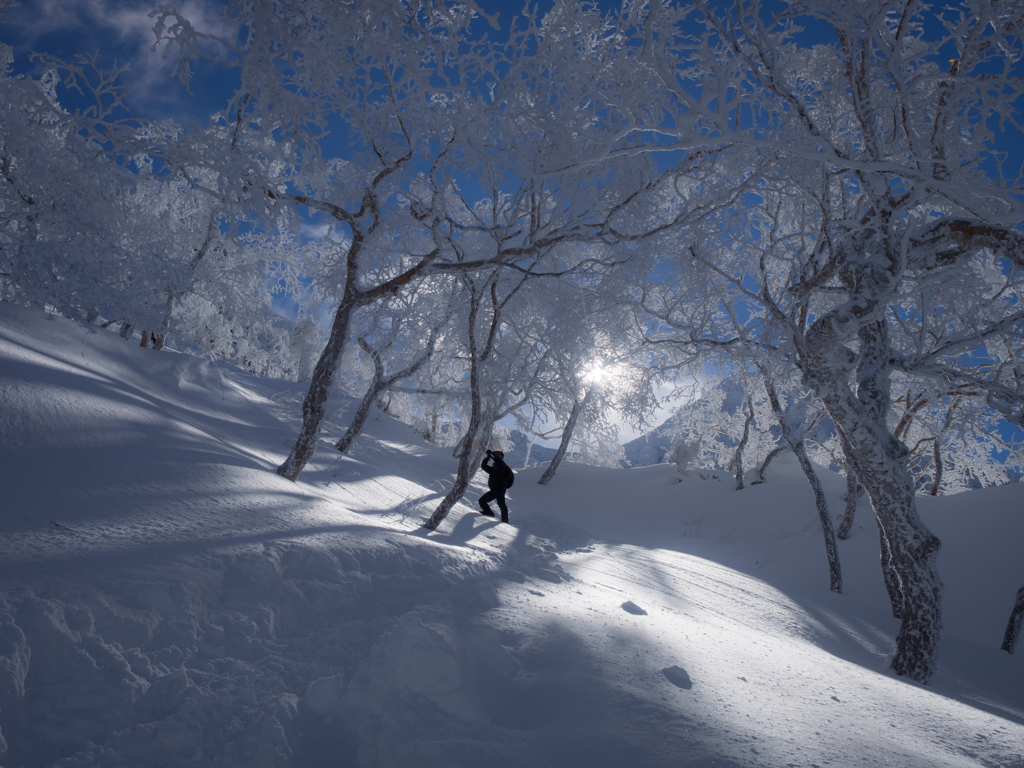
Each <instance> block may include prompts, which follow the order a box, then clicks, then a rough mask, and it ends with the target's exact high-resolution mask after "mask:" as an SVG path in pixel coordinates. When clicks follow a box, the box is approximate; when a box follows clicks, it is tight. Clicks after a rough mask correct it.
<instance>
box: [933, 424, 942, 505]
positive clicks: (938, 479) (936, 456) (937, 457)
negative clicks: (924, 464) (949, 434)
mask: <svg viewBox="0 0 1024 768" xmlns="http://www.w3.org/2000/svg"><path fill="white" fill-rule="evenodd" d="M932 461H933V462H934V463H935V476H934V479H933V480H932V490H931V495H932V496H938V495H939V486H940V485H941V484H942V451H941V449H940V448H939V438H938V436H936V437H935V439H934V440H932Z"/></svg>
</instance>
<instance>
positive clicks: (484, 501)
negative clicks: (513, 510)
mask: <svg viewBox="0 0 1024 768" xmlns="http://www.w3.org/2000/svg"><path fill="white" fill-rule="evenodd" d="M505 490H506V489H505V488H502V489H501V490H500V491H488V492H487V493H485V494H484V495H483V496H481V497H480V509H482V510H483V511H484V512H488V513H490V514H491V515H492V516H493V515H494V513H493V512H491V508H490V506H488V505H489V504H490V502H492V501H497V502H498V509H500V510H501V522H503V523H507V522H508V507H506V506H505Z"/></svg>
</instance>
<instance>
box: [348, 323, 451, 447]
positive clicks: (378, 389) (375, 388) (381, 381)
mask: <svg viewBox="0 0 1024 768" xmlns="http://www.w3.org/2000/svg"><path fill="white" fill-rule="evenodd" d="M436 332H437V329H436V328H435V329H434V331H433V332H431V334H430V341H429V342H428V343H427V348H426V350H425V351H424V352H423V354H422V355H420V356H419V357H418V358H416V360H414V361H413V363H412V365H410V366H408V367H407V368H404V369H402V370H401V371H398V372H397V373H395V374H393V375H391V376H388V375H387V374H386V373H385V372H384V361H383V360H381V357H380V352H379V351H378V350H375V349H372V348H371V347H370V345H369V344H367V343H366V339H363V338H360V339H359V346H360V347H362V349H363V351H364V352H366V354H368V355H369V356H370V359H371V360H372V361H373V381H371V382H370V388H369V389H367V390H366V394H365V395H363V399H362V401H361V402H360V403H359V407H358V408H357V409H356V413H355V416H353V417H352V423H351V424H349V425H348V429H347V430H346V431H345V434H344V435H342V438H341V440H339V441H338V442H337V443H335V445H334V447H335V448H337V449H338V453H345V451H347V450H348V447H349V446H350V445H351V444H352V441H353V440H355V439H356V437H358V436H359V435H360V434H361V433H362V431H363V427H364V426H365V425H366V419H367V417H368V416H369V415H370V408H372V407H373V403H374V401H375V400H376V399H377V398H378V397H380V396H381V393H383V392H386V391H387V390H388V388H389V387H390V386H391V385H393V384H394V383H395V382H396V381H401V380H402V379H405V378H408V377H409V376H412V375H413V374H414V373H416V371H418V370H419V369H420V368H421V367H422V365H423V364H424V363H425V362H427V360H429V359H430V356H431V355H432V354H434V334H435V333H436ZM386 412H387V411H386V410H385V413H386Z"/></svg>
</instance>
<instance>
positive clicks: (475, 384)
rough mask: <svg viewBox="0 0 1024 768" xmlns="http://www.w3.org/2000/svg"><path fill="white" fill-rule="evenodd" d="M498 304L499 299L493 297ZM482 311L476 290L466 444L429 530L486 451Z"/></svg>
mask: <svg viewBox="0 0 1024 768" xmlns="http://www.w3.org/2000/svg"><path fill="white" fill-rule="evenodd" d="M494 303H495V305H497V299H495V300H494ZM479 311H480V295H479V294H478V293H477V292H476V291H475V290H473V293H472V298H471V299H470V305H469V324H468V332H469V357H470V363H469V426H468V427H467V429H466V434H465V435H464V436H463V439H462V441H461V444H462V446H463V449H462V452H461V454H459V468H458V469H457V470H456V472H455V483H454V485H452V488H451V490H450V491H448V493H447V495H446V496H445V497H444V498H443V499H441V503H440V504H438V505H437V509H435V510H434V513H433V514H432V515H431V516H430V519H428V520H427V522H425V523H424V524H423V527H424V528H426V529H427V530H430V531H436V530H437V526H439V525H440V524H441V521H442V520H444V519H445V518H446V517H447V516H448V513H449V512H451V510H452V507H454V506H455V505H456V503H458V501H459V499H461V498H462V495H463V494H464V493H465V492H466V488H467V487H468V486H469V480H470V478H471V477H472V476H473V473H475V472H476V463H477V461H476V460H477V456H478V455H479V454H481V453H482V452H483V449H481V448H478V447H477V446H478V443H479V440H478V436H479V432H480V424H481V421H482V416H483V403H482V402H481V396H480V366H481V365H482V364H483V363H484V361H485V360H486V358H487V356H488V354H489V352H490V350H489V349H485V350H484V351H483V353H479V352H478V349H477V342H476V319H477V315H478V314H479ZM497 320H498V317H497V312H495V315H494V317H493V318H492V321H491V322H492V329H493V326H494V325H495V324H496V323H497Z"/></svg>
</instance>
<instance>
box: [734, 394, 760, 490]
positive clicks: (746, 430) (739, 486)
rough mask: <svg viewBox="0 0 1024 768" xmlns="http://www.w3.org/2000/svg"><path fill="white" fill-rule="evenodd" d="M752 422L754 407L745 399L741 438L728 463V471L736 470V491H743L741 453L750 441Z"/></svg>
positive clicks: (748, 399)
mask: <svg viewBox="0 0 1024 768" xmlns="http://www.w3.org/2000/svg"><path fill="white" fill-rule="evenodd" d="M753 420H754V406H753V405H752V404H751V402H750V398H749V397H748V398H747V418H746V419H745V420H744V422H743V437H741V438H740V444H739V445H737V446H736V453H735V454H733V457H732V462H731V463H730V467H729V468H730V469H735V470H736V490H737V491H742V490H743V451H744V450H745V449H746V447H747V441H748V440H749V439H750V422H752V421H753Z"/></svg>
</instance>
